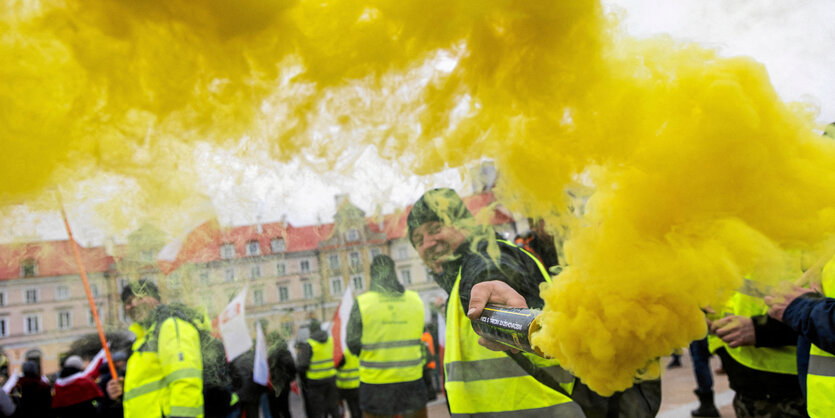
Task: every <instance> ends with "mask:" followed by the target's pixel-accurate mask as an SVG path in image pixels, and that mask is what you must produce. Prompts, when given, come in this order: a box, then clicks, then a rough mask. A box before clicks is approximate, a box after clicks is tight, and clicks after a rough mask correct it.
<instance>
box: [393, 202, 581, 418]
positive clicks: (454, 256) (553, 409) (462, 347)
mask: <svg viewBox="0 0 835 418" xmlns="http://www.w3.org/2000/svg"><path fill="white" fill-rule="evenodd" d="M407 228H408V230H407V233H408V237H409V241H410V242H411V243H412V246H414V248H415V250H417V252H418V255H419V256H420V258H421V259H422V260H423V263H424V264H425V265H426V267H427V268H429V270H430V271H431V272H432V276H433V278H434V279H435V281H436V282H437V283H438V284H439V285H440V286H441V288H443V289H444V290H446V291H447V293H449V295H450V296H449V300H448V302H447V317H446V320H447V334H446V341H447V346H446V350H445V356H444V368H445V370H446V392H447V399H448V401H449V407H450V412H451V414H452V415H453V416H474V415H481V414H490V415H491V416H499V415H503V416H520V415H522V414H529V415H531V416H533V415H543V416H560V417H582V416H584V414H583V411H582V410H581V408H580V406H579V405H577V404H576V403H574V402H573V401H572V400H571V398H570V397H569V395H568V393H570V391H571V389H572V386H573V383H574V378H573V376H571V375H570V374H568V373H567V372H566V371H565V370H563V369H561V368H560V367H559V366H558V365H557V364H556V362H554V361H545V360H543V359H541V358H535V356H529V355H527V354H522V353H512V352H510V351H506V352H501V351H493V350H491V349H488V348H485V347H484V346H482V345H480V344H479V337H478V335H477V334H476V333H475V332H474V331H473V329H472V325H471V323H470V318H468V317H467V315H468V314H472V315H475V314H476V313H475V312H472V310H473V307H472V306H471V304H470V302H471V298H470V297H471V291H474V288H478V289H479V290H480V292H474V293H473V295H474V296H476V294H480V295H481V296H486V295H488V294H490V293H498V290H499V289H508V290H511V291H512V294H513V295H515V296H514V298H513V300H504V302H511V303H512V304H513V305H512V306H520V305H524V306H527V307H531V308H541V307H542V306H543V305H544V303H543V301H542V299H541V298H540V297H539V284H540V283H542V282H545V281H548V280H550V277H548V275H547V272H545V269H544V268H543V267H542V266H541V264H539V263H538V261H537V260H536V258H535V257H534V256H532V255H531V254H529V253H526V252H524V251H522V250H521V249H519V248H518V247H516V246H515V245H513V244H512V243H510V242H507V241H505V240H503V239H501V237H499V236H498V235H496V234H495V232H493V231H492V229H491V228H490V227H489V226H484V225H478V224H477V222H476V221H475V218H474V217H473V215H472V214H471V213H470V211H469V210H468V209H467V207H466V206H465V205H464V202H463V201H462V200H461V198H460V197H459V196H458V194H456V193H455V191H453V190H451V189H434V190H430V191H428V192H426V193H425V194H424V195H423V196H421V198H420V199H418V201H417V202H415V204H414V206H413V207H412V210H411V211H410V212H409V216H408V218H407ZM481 296H480V297H481ZM488 299H489V300H491V301H492V302H501V301H499V300H496V299H495V298H492V299H491V298H489V296H488V297H485V298H484V299H483V300H481V301H480V302H479V303H481V304H483V302H486V301H487V300H488ZM473 302H475V301H473ZM511 303H508V304H511ZM481 342H482V344H484V345H488V346H489V345H491V343H490V342H488V341H486V340H485V339H482V341H481ZM492 348H493V349H501V348H502V346H500V345H498V343H493V346H492ZM503 348H504V349H507V347H503ZM534 376H536V377H534ZM543 382H547V384H546V383H543Z"/></svg>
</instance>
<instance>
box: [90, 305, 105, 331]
mask: <svg viewBox="0 0 835 418" xmlns="http://www.w3.org/2000/svg"><path fill="white" fill-rule="evenodd" d="M99 319H100V320H101V322H104V318H103V317H102V316H101V311H99ZM87 325H89V326H91V327H94V326H96V318H93V310H92V309H87Z"/></svg>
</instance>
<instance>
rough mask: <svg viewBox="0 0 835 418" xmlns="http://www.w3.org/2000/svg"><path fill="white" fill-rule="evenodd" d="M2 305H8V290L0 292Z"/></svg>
mask: <svg viewBox="0 0 835 418" xmlns="http://www.w3.org/2000/svg"><path fill="white" fill-rule="evenodd" d="M0 306H6V292H0Z"/></svg>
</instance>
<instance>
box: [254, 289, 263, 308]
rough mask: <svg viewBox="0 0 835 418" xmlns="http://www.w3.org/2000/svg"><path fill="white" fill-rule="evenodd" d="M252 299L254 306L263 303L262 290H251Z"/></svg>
mask: <svg viewBox="0 0 835 418" xmlns="http://www.w3.org/2000/svg"><path fill="white" fill-rule="evenodd" d="M252 301H253V303H255V306H261V305H263V304H264V290H262V289H255V290H253V291H252Z"/></svg>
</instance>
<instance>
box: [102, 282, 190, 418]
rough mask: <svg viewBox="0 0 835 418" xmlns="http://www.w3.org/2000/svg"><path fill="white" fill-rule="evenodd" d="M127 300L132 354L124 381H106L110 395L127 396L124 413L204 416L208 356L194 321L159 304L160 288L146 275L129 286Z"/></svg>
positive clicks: (124, 294) (124, 292) (127, 416)
mask: <svg viewBox="0 0 835 418" xmlns="http://www.w3.org/2000/svg"><path fill="white" fill-rule="evenodd" d="M122 302H123V303H124V306H125V314H127V315H128V316H129V317H130V318H131V319H132V320H133V321H134V323H133V324H131V326H130V330H131V332H133V333H134V334H136V341H135V342H134V343H133V354H131V356H130V358H128V363H127V372H126V374H125V379H124V384H123V383H122V380H121V379H118V380H111V381H110V382H108V384H107V394H108V396H109V397H110V399H113V400H117V399H118V398H120V397H121V398H122V405H123V408H124V416H125V418H130V417H142V418H146V417H147V418H153V417H163V416H164V417H172V418H173V417H202V416H203V374H202V373H203V358H202V354H201V352H200V336H199V334H198V331H197V329H196V328H195V327H194V325H193V324H192V323H190V322H188V321H185V320H183V319H181V318H179V317H178V316H177V315H175V314H174V313H172V312H171V311H172V309H177V308H174V307H170V306H169V305H163V304H161V303H160V295H159V289H157V287H156V285H154V284H153V283H152V282H149V281H147V280H139V281H137V282H132V283H130V284H128V285H127V286H125V288H124V289H123V290H122Z"/></svg>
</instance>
